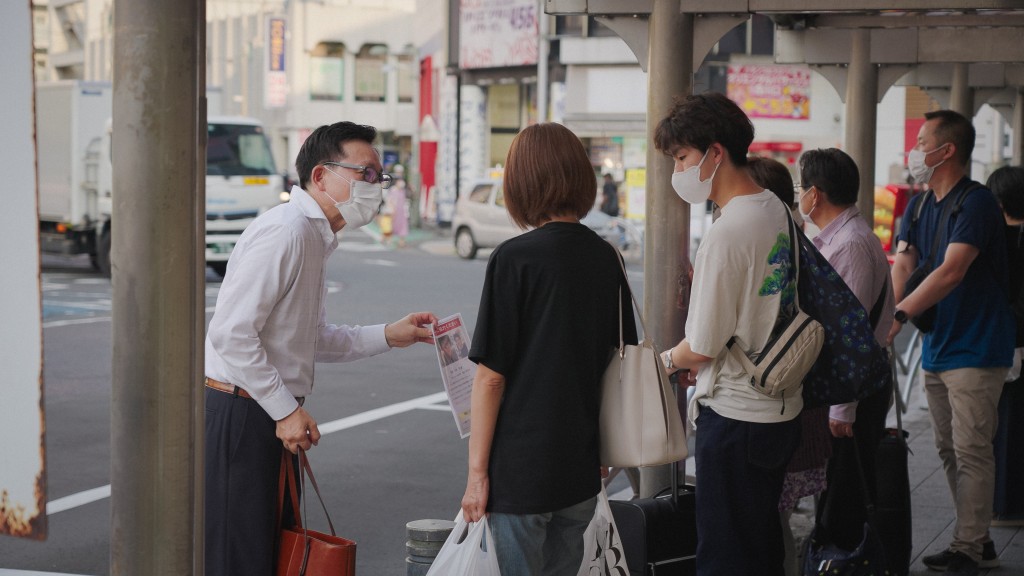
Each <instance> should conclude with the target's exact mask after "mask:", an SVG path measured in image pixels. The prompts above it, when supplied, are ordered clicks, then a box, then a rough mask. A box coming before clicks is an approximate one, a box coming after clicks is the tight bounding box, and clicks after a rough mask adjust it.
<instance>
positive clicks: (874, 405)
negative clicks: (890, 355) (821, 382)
mask: <svg viewBox="0 0 1024 576" xmlns="http://www.w3.org/2000/svg"><path fill="white" fill-rule="evenodd" d="M799 190H800V194H799V198H798V200H797V209H798V210H799V211H800V214H801V216H802V217H803V218H804V219H805V220H807V221H810V222H811V223H813V224H814V225H815V226H817V227H818V229H819V230H821V231H820V232H819V233H818V234H817V235H816V236H815V237H814V239H813V240H812V242H814V246H815V247H816V248H817V249H818V250H819V251H820V252H821V255H822V256H824V257H825V259H826V260H828V263H829V264H831V265H832V267H833V268H834V269H835V271H836V272H837V273H838V274H839V276H840V277H841V278H842V279H843V282H845V283H846V285H847V286H849V287H850V290H851V291H852V292H853V294H854V295H855V296H856V297H857V300H858V301H859V302H860V303H861V305H862V306H864V310H866V311H868V317H869V320H870V321H871V326H872V327H873V328H874V333H875V338H876V339H877V340H878V342H879V344H881V345H882V346H885V342H886V338H887V337H888V335H889V330H890V329H891V328H892V323H893V319H892V314H893V310H894V309H895V297H894V295H893V290H892V283H891V281H890V278H889V260H888V258H886V256H885V252H884V251H883V250H882V244H881V242H880V241H879V239H878V237H877V236H875V233H874V232H873V231H872V230H871V226H870V225H869V224H868V223H867V221H865V220H864V218H863V217H862V216H861V214H860V208H858V207H857V196H858V194H859V192H860V172H859V171H858V170H857V164H856V163H855V162H854V161H853V158H850V156H849V155H848V154H846V153H845V152H843V151H842V150H839V149H836V148H827V149H821V148H819V149H816V150H808V151H807V152H804V154H803V155H802V156H800V186H799ZM891 400H892V383H891V382H890V383H889V384H888V385H886V386H884V387H883V388H882V389H880V390H878V391H877V392H875V393H874V394H872V395H870V396H868V397H867V398H865V399H863V400H861V401H860V402H850V403H849V404H842V405H837V406H832V407H831V408H830V409H829V413H828V428H829V430H831V433H832V437H833V440H832V458H831V459H830V460H829V462H828V479H827V484H828V488H827V489H826V490H825V495H824V496H823V497H822V499H821V500H820V502H819V510H818V514H817V517H818V521H819V524H820V525H821V526H822V527H823V528H824V529H825V531H826V533H827V534H828V535H829V536H830V537H831V538H830V539H831V541H832V542H834V543H835V544H837V545H839V546H840V547H842V548H844V549H847V550H853V549H855V548H856V547H857V546H858V545H859V544H860V542H861V540H862V539H863V537H864V523H865V522H866V521H867V509H866V502H865V500H864V495H863V492H864V490H863V485H862V483H861V476H860V470H858V464H857V458H856V455H855V454H854V452H853V451H854V450H855V449H856V450H858V452H859V453H860V463H861V467H862V469H863V473H864V479H865V481H866V482H867V487H868V496H870V498H871V501H872V502H876V501H877V494H878V491H877V483H876V472H875V452H876V451H877V450H878V444H879V443H880V442H881V441H882V437H883V436H884V434H885V418H886V414H887V413H888V411H889V404H890V401H891ZM854 439H855V441H856V442H855V441H854Z"/></svg>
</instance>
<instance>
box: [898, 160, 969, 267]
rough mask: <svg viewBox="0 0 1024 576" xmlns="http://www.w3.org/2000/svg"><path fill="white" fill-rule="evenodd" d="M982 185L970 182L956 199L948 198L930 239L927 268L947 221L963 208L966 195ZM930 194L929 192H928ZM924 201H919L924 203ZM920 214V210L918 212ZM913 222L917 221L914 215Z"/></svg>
mask: <svg viewBox="0 0 1024 576" xmlns="http://www.w3.org/2000/svg"><path fill="white" fill-rule="evenodd" d="M981 187H982V185H981V184H979V183H978V182H974V181H973V180H972V181H971V183H970V184H968V185H967V187H966V188H964V189H963V190H961V191H960V192H958V193H957V196H956V198H949V200H948V202H947V204H946V205H945V206H943V207H942V216H940V217H939V226H938V227H937V228H936V229H935V236H934V237H933V238H932V251H931V253H930V254H928V266H929V267H931V265H932V262H934V261H935V255H936V253H937V252H938V251H939V240H940V239H941V238H945V237H946V228H948V227H949V219H950V218H951V217H953V216H955V215H957V214H959V213H960V209H961V208H963V205H964V201H965V200H967V195H968V194H970V193H971V192H973V191H974V190H977V189H978V188H981ZM929 192H931V190H929ZM924 200H925V199H922V200H921V203H922V204H923V203H924ZM918 212H920V210H918ZM914 220H915V221H916V220H917V216H916V215H915V217H914Z"/></svg>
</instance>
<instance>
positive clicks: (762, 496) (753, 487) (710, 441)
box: [694, 406, 800, 576]
mask: <svg viewBox="0 0 1024 576" xmlns="http://www.w3.org/2000/svg"><path fill="white" fill-rule="evenodd" d="M799 443H800V419H799V418H794V419H793V420H790V421H788V422H779V423H771V424H759V423H755V422H744V421H741V420H733V419H731V418H726V417H724V416H721V415H719V414H718V413H717V412H715V411H714V410H712V409H711V408H708V407H707V406H701V408H700V414H699V416H698V419H697V439H696V452H695V454H694V456H695V458H696V461H697V490H696V500H697V574H698V576H722V575H725V574H728V575H729V576H748V575H749V576H783V575H784V574H785V568H784V567H783V560H784V558H785V549H784V548H783V543H782V525H781V524H780V523H779V497H780V496H781V495H782V481H783V480H784V479H785V476H786V466H787V465H788V464H789V459H790V458H791V457H792V456H793V452H794V451H796V447H797V445H798V444H799Z"/></svg>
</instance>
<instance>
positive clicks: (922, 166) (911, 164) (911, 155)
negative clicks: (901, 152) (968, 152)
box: [907, 143, 948, 184]
mask: <svg viewBox="0 0 1024 576" xmlns="http://www.w3.org/2000/svg"><path fill="white" fill-rule="evenodd" d="M947 144H948V143H947ZM943 146H946V144H943V145H942V146H939V147H938V148H935V149H934V150H932V151H931V152H925V151H923V150H918V149H917V148H914V149H913V150H911V151H910V152H908V153H907V169H908V170H910V176H911V177H912V178H913V179H914V182H917V183H918V184H927V183H928V182H929V181H930V180H931V179H932V173H933V172H935V169H936V168H938V167H939V166H941V165H942V162H945V160H943V161H942V162H939V163H938V164H936V165H935V166H929V165H928V164H927V163H926V162H925V158H927V157H928V155H929V154H931V153H932V152H936V151H938V150H941V149H942V147H943Z"/></svg>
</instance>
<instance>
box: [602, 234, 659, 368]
mask: <svg viewBox="0 0 1024 576" xmlns="http://www.w3.org/2000/svg"><path fill="white" fill-rule="evenodd" d="M609 245H611V244H609ZM612 250H615V256H616V257H617V258H618V260H619V268H620V269H621V270H622V280H623V282H625V283H626V289H627V290H629V297H630V299H631V300H632V301H633V308H635V309H636V316H637V318H639V319H640V329H641V330H643V333H644V337H643V338H642V340H646V339H647V335H648V332H647V325H646V324H644V313H643V310H642V309H641V308H640V304H638V303H637V301H636V295H635V294H633V287H632V286H630V285H629V274H626V263H625V261H623V259H622V254H621V253H620V252H619V249H618V248H616V247H614V246H612ZM620 290H621V287H620ZM622 346H623V340H622V294H621V292H620V294H619V348H620V349H621V348H622ZM654 349H655V350H658V347H657V346H655V347H654Z"/></svg>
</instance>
